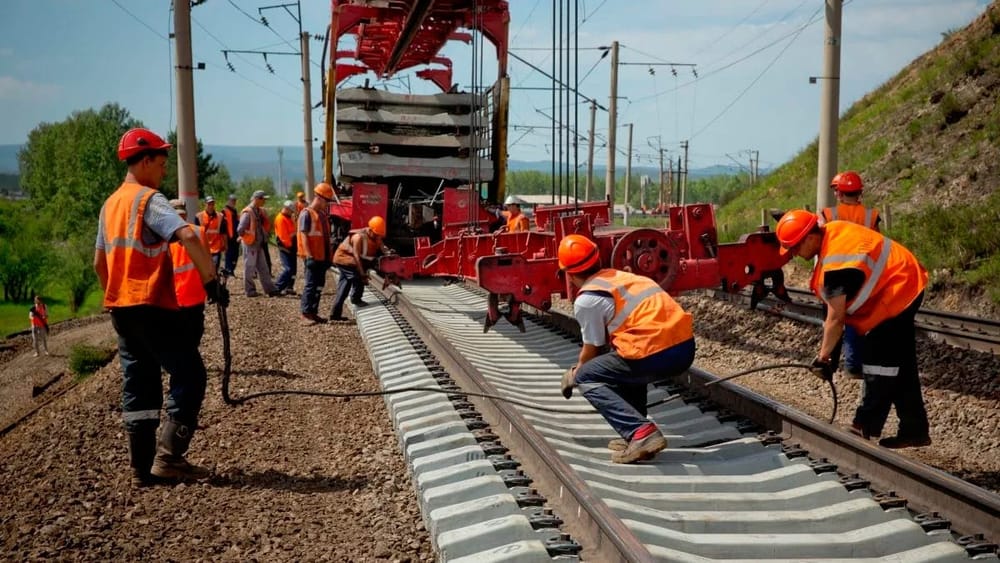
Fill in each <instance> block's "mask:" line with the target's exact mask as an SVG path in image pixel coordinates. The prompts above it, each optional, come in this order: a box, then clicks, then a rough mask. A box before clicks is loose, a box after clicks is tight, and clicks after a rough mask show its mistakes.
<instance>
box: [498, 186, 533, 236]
mask: <svg viewBox="0 0 1000 563" xmlns="http://www.w3.org/2000/svg"><path fill="white" fill-rule="evenodd" d="M503 205H504V210H503V211H502V212H501V215H502V216H503V218H504V219H506V220H507V224H506V225H504V226H502V227H500V231H499V232H501V233H504V232H506V233H520V232H525V231H528V230H530V229H531V227H530V225H529V223H528V218H527V217H525V215H524V214H523V213H521V200H519V199H517V198H516V197H514V196H512V195H509V196H507V199H505V200H504V201H503Z"/></svg>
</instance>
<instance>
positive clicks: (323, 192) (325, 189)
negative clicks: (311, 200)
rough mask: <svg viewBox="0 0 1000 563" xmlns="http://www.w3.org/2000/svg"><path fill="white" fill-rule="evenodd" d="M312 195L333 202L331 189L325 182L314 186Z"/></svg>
mask: <svg viewBox="0 0 1000 563" xmlns="http://www.w3.org/2000/svg"><path fill="white" fill-rule="evenodd" d="M313 193H314V194H316V195H318V196H319V197H321V198H323V199H325V200H327V201H332V200H333V188H332V187H331V186H330V184H327V183H326V182H320V183H319V184H316V187H315V188H313ZM299 194H300V195H301V194H302V192H299Z"/></svg>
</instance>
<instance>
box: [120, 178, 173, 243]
mask: <svg viewBox="0 0 1000 563" xmlns="http://www.w3.org/2000/svg"><path fill="white" fill-rule="evenodd" d="M151 191H153V190H152V189H151V188H146V187H143V188H142V189H141V190H139V193H137V194H136V196H135V198H133V199H132V206H131V208H130V209H129V212H128V233H129V236H128V237H127V238H123V237H115V238H107V237H106V235H105V239H104V243H105V246H106V247H108V248H111V247H116V248H131V249H132V250H135V251H138V252H139V253H141V254H143V255H145V256H147V257H149V258H156V257H157V256H159V255H160V254H163V253H164V252H166V251H167V250H168V249H169V248H170V245H169V243H168V242H167V241H165V240H164V241H161V242H160V243H159V244H157V245H155V246H147V245H145V244H143V242H142V240H141V237H142V232H141V231H139V232H138V233H137V232H136V221H138V220H139V206H140V205H141V204H142V201H143V199H144V198H145V196H146V194H148V193H149V192H151ZM105 233H107V230H105ZM136 236H138V237H140V238H135V237H136Z"/></svg>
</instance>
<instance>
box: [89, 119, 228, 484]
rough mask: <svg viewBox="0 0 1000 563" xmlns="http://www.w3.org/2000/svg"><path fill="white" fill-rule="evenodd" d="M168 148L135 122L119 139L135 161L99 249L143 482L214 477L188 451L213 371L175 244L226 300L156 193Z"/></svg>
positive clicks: (200, 251)
mask: <svg viewBox="0 0 1000 563" xmlns="http://www.w3.org/2000/svg"><path fill="white" fill-rule="evenodd" d="M169 149H170V145H169V144H167V143H166V142H165V141H164V140H163V139H162V138H161V137H160V136H158V135H156V134H155V133H153V132H151V131H149V130H147V129H131V130H129V131H127V132H126V133H125V134H124V135H123V136H122V138H121V140H120V141H119V142H118V158H119V159H120V160H124V161H125V163H126V164H127V165H128V173H127V174H126V176H125V180H124V182H123V183H122V184H121V186H119V187H118V189H117V190H116V191H115V192H114V193H113V194H111V196H110V197H109V198H108V199H107V200H106V201H105V202H104V206H103V207H101V214H100V219H99V221H98V227H97V241H96V248H95V250H94V270H95V272H96V273H97V277H98V279H99V280H100V282H101V288H102V289H103V290H104V307H105V308H107V309H109V310H110V311H111V324H112V326H114V329H115V332H117V333H118V357H119V359H120V360H121V367H122V375H123V378H124V381H123V383H122V419H123V420H124V423H125V429H126V431H127V432H128V445H129V456H130V458H131V465H132V483H133V485H136V486H143V485H148V484H151V483H153V482H155V481H156V478H159V479H171V480H186V479H200V478H204V477H206V476H207V475H208V471H207V470H205V469H204V468H201V467H197V466H194V465H191V464H190V463H188V461H187V460H186V459H185V457H184V455H185V454H186V453H187V450H188V446H189V445H190V444H191V438H192V437H193V436H194V433H195V428H197V426H198V413H199V411H200V410H201V403H202V400H203V399H204V397H205V386H206V380H207V375H206V373H205V364H204V362H202V359H201V355H200V354H199V352H198V348H197V347H196V346H193V345H192V344H191V342H192V341H191V339H190V338H188V337H187V336H186V335H185V334H184V330H185V327H184V326H183V324H182V322H181V319H180V316H179V314H178V304H177V296H176V294H175V289H174V275H173V274H174V272H173V266H172V264H171V258H170V252H169V243H170V242H171V241H178V242H180V244H181V245H183V247H184V249H185V250H187V252H188V254H190V257H191V260H192V262H193V263H194V267H195V268H196V269H197V271H198V274H199V277H200V280H201V283H202V284H203V285H204V288H205V293H206V295H207V296H208V299H209V300H210V301H211V302H215V301H219V302H222V303H225V302H226V299H227V298H226V292H225V288H222V287H221V286H220V285H219V282H218V280H217V279H216V277H215V268H214V266H213V264H212V258H211V256H209V253H208V251H207V250H205V247H204V246H202V242H201V240H200V239H199V238H198V235H197V234H196V233H195V231H194V229H193V228H192V226H191V225H189V224H187V223H186V222H185V221H184V220H183V219H181V218H180V216H179V215H177V213H176V212H175V211H174V210H173V209H172V208H171V207H170V204H169V203H168V202H167V199H166V198H165V197H164V196H163V194H161V193H160V192H159V189H158V188H159V186H160V182H161V181H162V180H163V176H164V175H165V174H166V171H167V151H168V150H169ZM161 369H163V370H166V371H167V373H169V374H170V390H169V395H168V398H167V402H166V403H167V404H166V411H167V420H166V421H165V422H164V424H163V427H162V430H161V431H160V435H159V438H157V436H156V429H157V427H158V426H159V425H160V407H161V405H162V404H163V391H162V387H161V385H162V383H161V381H160V370H161Z"/></svg>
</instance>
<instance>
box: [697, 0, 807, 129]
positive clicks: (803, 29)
mask: <svg viewBox="0 0 1000 563" xmlns="http://www.w3.org/2000/svg"><path fill="white" fill-rule="evenodd" d="M822 9H823V7H822V6H820V7H819V8H817V9H816V11H815V12H813V15H812V16H810V19H812V18H813V17H815V16H816V14H818V13H819V12H820V10H822ZM806 27H808V24H807V25H804V26H802V27H800V28H799V31H798V33H796V34H795V36H793V37H792V38H791V40H789V41H788V44H787V45H785V46H784V47H783V48H782V49H781V51H779V52H778V54H777V55H776V56H775V57H774V59H772V60H771V62H770V63H768V64H767V66H766V67H764V70H762V71H760V74H758V75H757V77H756V78H754V79H753V81H752V82H750V84H748V85H747V87H746V88H744V89H743V91H742V92H740V93H739V95H737V96H736V98H734V99H733V101H731V102H729V105H727V106H726V107H725V108H723V109H722V111H721V112H719V114H718V115H716V116H715V117H713V118H712V119H711V121H709V122H708V123H706V124H705V125H704V126H703V127H702V128H701V129H699V130H698V132H697V133H695V134H693V135H691V139H694V138H695V137H697V136H698V135H701V134H702V133H704V132H705V130H706V129H708V128H709V127H711V126H712V124H713V123H715V122H716V121H718V120H719V118H721V117H722V116H723V115H725V114H726V112H727V111H729V108H731V107H733V106H734V105H735V104H736V102H738V101H740V99H741V98H742V97H743V96H744V95H745V94H746V93H747V92H749V91H750V88H753V86H754V85H755V84H757V82H758V81H760V79H761V78H763V77H764V74H766V73H767V71H768V70H770V69H771V67H772V66H774V64H775V63H776V62H778V59H780V58H781V56H782V55H784V54H785V51H787V50H788V48H789V47H791V46H792V44H793V43H795V40H796V39H798V38H799V35H801V34H802V32H803V31H805V29H806Z"/></svg>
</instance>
